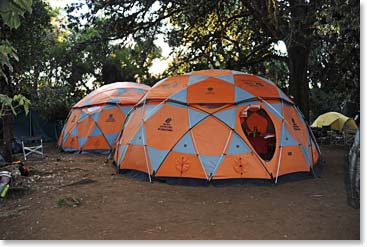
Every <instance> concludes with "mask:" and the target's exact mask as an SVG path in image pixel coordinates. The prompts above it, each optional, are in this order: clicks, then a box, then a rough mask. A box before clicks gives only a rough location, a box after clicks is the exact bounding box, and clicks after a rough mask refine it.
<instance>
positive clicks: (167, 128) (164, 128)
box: [158, 117, 173, 131]
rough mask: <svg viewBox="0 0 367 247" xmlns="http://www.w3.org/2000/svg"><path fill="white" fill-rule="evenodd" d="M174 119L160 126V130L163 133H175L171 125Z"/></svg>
mask: <svg viewBox="0 0 367 247" xmlns="http://www.w3.org/2000/svg"><path fill="white" fill-rule="evenodd" d="M171 121H172V118H170V117H169V118H167V119H166V120H165V121H164V123H163V124H161V126H159V128H158V130H162V131H173V127H172V125H171Z"/></svg>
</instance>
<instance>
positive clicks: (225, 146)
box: [209, 129, 233, 180]
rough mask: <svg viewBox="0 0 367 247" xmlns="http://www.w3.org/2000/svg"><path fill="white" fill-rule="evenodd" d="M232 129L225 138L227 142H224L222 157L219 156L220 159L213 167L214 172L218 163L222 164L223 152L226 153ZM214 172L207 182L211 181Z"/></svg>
mask: <svg viewBox="0 0 367 247" xmlns="http://www.w3.org/2000/svg"><path fill="white" fill-rule="evenodd" d="M232 132H233V131H232V129H231V130H230V131H229V135H228V138H227V142H226V145H224V148H223V151H222V155H221V156H220V158H219V159H218V161H217V163H216V164H215V167H214V171H216V170H217V167H218V165H219V164H220V162H222V160H223V156H224V152H225V151H226V149H227V146H228V143H229V139H230V138H231V134H232ZM214 171H213V174H212V175H211V176H210V178H209V180H212V178H213V175H214Z"/></svg>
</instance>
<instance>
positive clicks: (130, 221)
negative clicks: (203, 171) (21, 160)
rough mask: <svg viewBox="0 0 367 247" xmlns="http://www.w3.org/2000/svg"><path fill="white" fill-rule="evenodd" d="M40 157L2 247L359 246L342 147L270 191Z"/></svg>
mask: <svg viewBox="0 0 367 247" xmlns="http://www.w3.org/2000/svg"><path fill="white" fill-rule="evenodd" d="M45 153H46V155H47V156H46V157H45V158H44V159H43V160H40V159H39V158H38V157H36V156H34V157H32V158H31V160H30V161H26V162H25V164H26V165H28V166H29V167H30V168H31V176H29V177H20V178H19V179H20V182H19V183H20V184H21V185H22V187H16V188H15V189H13V190H11V191H10V192H9V193H8V197H7V198H6V199H5V200H2V201H0V237H1V239H3V240H10V239H83V240H84V239H359V238H360V211H359V210H358V209H353V208H351V207H350V206H348V204H347V196H346V189H345V183H344V174H345V173H344V169H343V166H344V154H345V152H344V149H343V147H341V146H323V147H322V153H323V159H324V160H325V161H326V162H325V164H324V166H323V170H322V173H321V174H320V178H315V179H306V180H302V181H296V182H289V183H284V184H280V185H270V186H249V185H242V186H225V187H214V186H209V187H192V186H180V185H168V184H165V183H161V182H154V183H152V184H150V183H149V182H144V181H139V180H136V179H133V178H129V177H126V176H121V175H119V176H117V175H115V169H114V167H113V166H112V164H111V161H110V162H109V163H107V164H105V163H104V159H105V157H104V156H103V155H95V154H93V155H76V154H67V153H59V152H58V151H57V150H56V148H55V146H54V145H51V144H49V145H48V146H47V147H46V150H45ZM27 186H28V187H29V188H30V189H28V190H24V189H22V188H23V187H27Z"/></svg>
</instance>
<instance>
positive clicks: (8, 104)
mask: <svg viewBox="0 0 367 247" xmlns="http://www.w3.org/2000/svg"><path fill="white" fill-rule="evenodd" d="M30 105H31V102H30V101H29V100H28V99H27V98H26V97H24V96H23V95H21V94H17V95H15V96H14V97H13V98H10V97H9V96H7V95H4V94H0V119H1V118H3V117H4V116H5V115H6V114H7V108H9V109H10V110H11V111H12V113H13V114H14V115H17V112H16V110H17V109H18V108H19V107H23V109H24V111H25V113H26V114H28V112H29V107H30Z"/></svg>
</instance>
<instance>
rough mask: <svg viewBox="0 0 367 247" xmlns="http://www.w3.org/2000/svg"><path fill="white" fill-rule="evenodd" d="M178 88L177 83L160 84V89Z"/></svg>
mask: <svg viewBox="0 0 367 247" xmlns="http://www.w3.org/2000/svg"><path fill="white" fill-rule="evenodd" d="M177 86H178V83H177V82H173V83H170V82H168V83H162V87H163V88H167V89H168V88H176V87H177Z"/></svg>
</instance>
